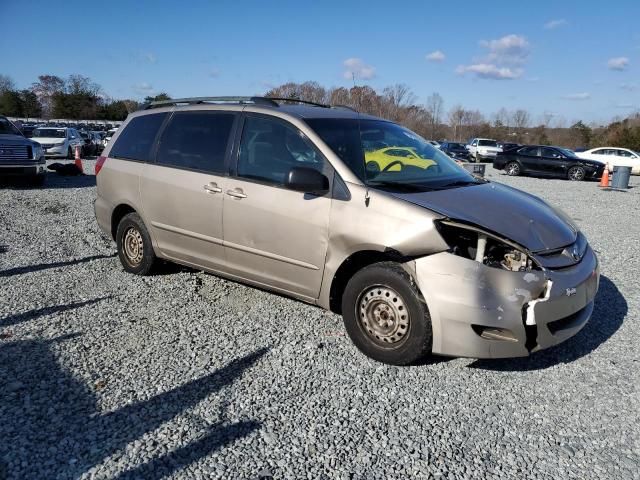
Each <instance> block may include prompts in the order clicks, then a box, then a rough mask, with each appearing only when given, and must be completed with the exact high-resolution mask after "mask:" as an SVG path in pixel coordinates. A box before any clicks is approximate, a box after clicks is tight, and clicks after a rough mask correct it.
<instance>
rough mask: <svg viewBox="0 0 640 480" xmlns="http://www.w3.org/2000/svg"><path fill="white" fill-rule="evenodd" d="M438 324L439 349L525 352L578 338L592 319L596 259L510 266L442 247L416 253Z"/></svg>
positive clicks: (463, 353) (477, 353)
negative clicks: (547, 266)
mask: <svg viewBox="0 0 640 480" xmlns="http://www.w3.org/2000/svg"><path fill="white" fill-rule="evenodd" d="M415 268H416V280H417V283H418V286H419V287H420V290H421V292H422V294H423V295H424V297H425V300H426V302H427V305H428V307H429V312H430V314H431V322H432V328H433V353H435V354H441V355H450V356H457V357H473V358H505V357H522V356H527V355H529V354H530V353H532V352H535V351H538V350H542V349H544V348H548V347H551V346H553V345H557V344H559V343H561V342H563V341H565V340H567V339H568V338H570V337H572V336H573V335H575V334H576V333H578V331H580V329H581V328H582V327H584V325H585V324H586V323H587V321H588V320H589V318H590V316H591V313H592V312H593V301H594V298H595V295H596V292H597V290H598V284H599V278H600V276H599V266H598V260H597V258H596V256H595V254H594V253H593V251H592V250H591V248H590V247H587V250H586V252H585V254H584V257H583V258H582V260H581V261H580V262H579V263H578V264H576V265H573V266H571V267H568V268H564V269H558V270H545V271H532V272H510V271H506V270H501V269H497V268H491V267H487V266H485V265H483V264H481V263H479V262H475V261H473V260H469V259H465V258H462V257H459V256H455V255H452V254H450V253H447V252H442V253H438V254H435V255H431V256H428V257H424V258H420V259H417V260H415Z"/></svg>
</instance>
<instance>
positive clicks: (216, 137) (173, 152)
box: [156, 112, 235, 173]
mask: <svg viewBox="0 0 640 480" xmlns="http://www.w3.org/2000/svg"><path fill="white" fill-rule="evenodd" d="M234 118H235V115H234V114H232V113H209V112H184V113H175V114H174V115H173V117H172V118H171V121H170V122H169V125H167V128H165V130H164V132H163V134H162V140H161V141H160V147H159V148H158V155H157V156H156V162H157V163H158V164H160V165H167V166H171V167H177V168H188V169H194V170H204V171H207V172H219V173H222V172H224V158H225V153H226V151H227V144H228V143H229V136H230V133H231V127H232V126H233V120H234Z"/></svg>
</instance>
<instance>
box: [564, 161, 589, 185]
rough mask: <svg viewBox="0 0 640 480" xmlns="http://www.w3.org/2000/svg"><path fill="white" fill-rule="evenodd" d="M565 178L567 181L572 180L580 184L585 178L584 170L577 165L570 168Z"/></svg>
mask: <svg viewBox="0 0 640 480" xmlns="http://www.w3.org/2000/svg"><path fill="white" fill-rule="evenodd" d="M567 177H568V178H569V180H572V181H574V182H580V181H582V180H584V177H585V171H584V168H582V167H579V166H577V165H576V166H575V167H571V168H570V169H569V171H568V172H567Z"/></svg>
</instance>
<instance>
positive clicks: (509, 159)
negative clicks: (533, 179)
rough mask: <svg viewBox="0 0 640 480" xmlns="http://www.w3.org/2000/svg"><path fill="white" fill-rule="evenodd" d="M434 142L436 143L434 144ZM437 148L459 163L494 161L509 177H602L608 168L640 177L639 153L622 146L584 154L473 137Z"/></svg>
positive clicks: (562, 149) (544, 146)
mask: <svg viewBox="0 0 640 480" xmlns="http://www.w3.org/2000/svg"><path fill="white" fill-rule="evenodd" d="M434 143H435V142H434ZM438 148H440V149H441V150H442V151H443V152H445V153H446V154H447V155H449V156H450V157H451V158H453V159H455V160H457V161H459V162H482V161H490V162H493V166H494V168H497V169H499V170H504V171H505V172H506V173H507V174H508V175H537V176H549V177H558V178H568V179H570V180H578V181H579V180H589V179H594V178H600V177H601V176H602V173H603V171H604V168H605V165H608V166H609V169H610V170H611V169H613V168H614V167H630V168H631V173H632V174H635V175H640V153H638V152H636V151H634V150H631V149H628V148H620V147H598V148H592V149H590V150H585V151H573V150H570V149H568V148H563V147H556V146H550V145H521V144H519V143H508V142H497V141H496V140H493V139H489V138H474V139H471V140H470V141H469V142H468V143H461V142H449V141H443V142H438Z"/></svg>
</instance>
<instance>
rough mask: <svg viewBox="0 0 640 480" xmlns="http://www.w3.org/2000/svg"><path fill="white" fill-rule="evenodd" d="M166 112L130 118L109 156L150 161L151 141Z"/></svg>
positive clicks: (165, 116)
mask: <svg viewBox="0 0 640 480" xmlns="http://www.w3.org/2000/svg"><path fill="white" fill-rule="evenodd" d="M167 115H168V114H167V113H166V112H165V113H155V114H152V115H142V116H140V117H136V118H134V119H132V120H131V121H130V122H129V123H128V124H127V126H126V127H124V130H123V131H122V133H121V134H120V136H119V137H118V139H117V140H116V143H115V144H114V145H113V147H112V148H111V151H110V152H109V156H110V157H113V158H123V159H127V160H139V161H142V162H149V161H151V160H152V159H151V154H152V151H153V143H154V141H155V139H156V136H157V135H158V130H160V127H161V126H162V123H163V122H164V120H165V118H167Z"/></svg>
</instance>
